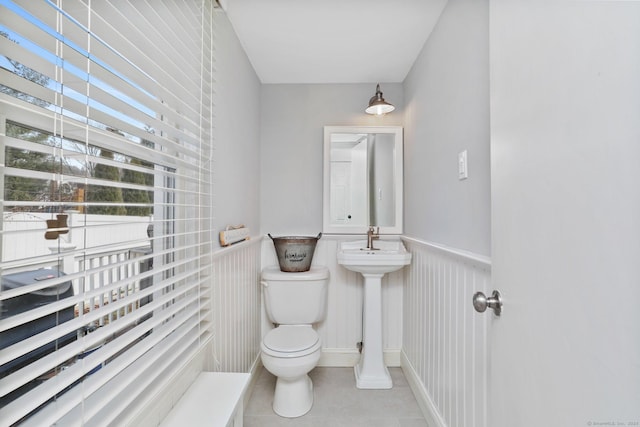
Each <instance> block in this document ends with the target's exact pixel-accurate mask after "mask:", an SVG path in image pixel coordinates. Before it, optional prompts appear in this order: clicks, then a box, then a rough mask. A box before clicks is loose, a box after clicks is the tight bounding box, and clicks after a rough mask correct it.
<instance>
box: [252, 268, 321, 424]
mask: <svg viewBox="0 0 640 427" xmlns="http://www.w3.org/2000/svg"><path fill="white" fill-rule="evenodd" d="M261 283H262V295H263V301H264V307H265V312H266V314H267V316H268V318H269V320H270V321H271V322H273V323H274V324H275V325H277V326H276V328H274V329H272V330H271V331H269V332H268V333H267V334H266V335H265V336H264V337H263V339H262V344H261V345H260V348H261V350H262V354H261V357H262V364H263V365H264V367H265V368H266V369H267V370H268V371H269V372H271V373H272V374H273V375H275V376H276V377H277V380H276V389H275V393H274V396H273V411H274V412H275V413H276V414H278V415H280V416H282V417H287V418H295V417H300V416H302V415H304V414H306V413H307V412H309V410H310V409H311V407H312V406H313V384H312V382H311V378H309V375H307V374H308V373H309V371H311V370H312V369H313V368H315V366H316V365H317V364H318V361H319V360H320V353H321V351H322V342H321V340H320V335H318V333H317V332H316V330H315V329H313V325H314V324H315V323H318V322H320V321H322V320H324V318H325V315H326V308H327V289H328V283H329V269H328V268H327V267H323V266H312V267H311V269H310V270H309V271H305V272H301V273H288V272H282V271H280V268H279V267H278V266H273V267H267V268H265V269H264V270H263V271H262V282H261Z"/></svg>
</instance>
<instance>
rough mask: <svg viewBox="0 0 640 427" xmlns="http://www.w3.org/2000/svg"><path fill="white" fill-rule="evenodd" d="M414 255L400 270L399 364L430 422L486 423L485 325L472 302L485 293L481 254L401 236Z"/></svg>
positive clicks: (486, 270)
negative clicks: (401, 331) (401, 324)
mask: <svg viewBox="0 0 640 427" xmlns="http://www.w3.org/2000/svg"><path fill="white" fill-rule="evenodd" d="M403 241H404V242H405V246H406V247H407V250H408V251H410V252H411V253H412V255H413V258H412V262H411V265H410V266H409V268H405V269H404V305H403V310H404V316H403V318H404V336H403V347H402V367H403V371H404V373H405V376H406V377H407V379H408V380H409V382H410V384H411V385H412V388H413V390H414V394H416V397H417V398H418V401H419V403H420V404H421V406H422V409H423V412H424V413H425V417H426V418H427V422H428V423H429V425H433V426H434V427H435V426H437V427H445V426H447V427H486V426H487V410H486V407H487V404H486V392H487V327H488V320H489V319H490V316H491V315H492V314H489V313H483V314H478V313H476V312H475V311H474V309H473V306H472V303H471V299H472V296H473V294H474V293H475V292H476V291H483V292H484V293H485V294H487V292H488V291H490V288H491V286H490V281H491V263H490V260H489V259H488V258H486V257H483V256H478V255H474V254H470V253H464V252H462V251H457V250H453V249H450V248H444V247H441V246H437V245H432V244H429V243H425V242H421V241H418V240H414V239H410V238H403Z"/></svg>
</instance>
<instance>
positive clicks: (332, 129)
mask: <svg viewBox="0 0 640 427" xmlns="http://www.w3.org/2000/svg"><path fill="white" fill-rule="evenodd" d="M332 133H389V134H393V135H394V141H395V147H394V159H393V166H394V177H395V178H394V181H395V182H394V192H395V218H396V224H395V225H393V226H380V234H402V233H403V210H402V208H403V203H404V199H403V197H404V186H403V184H404V172H403V169H402V167H403V160H404V154H403V153H404V151H403V138H402V126H325V127H324V158H323V174H324V176H323V199H322V231H323V233H326V234H366V233H367V228H368V227H369V224H367V225H364V226H362V225H357V226H356V225H351V224H348V225H347V224H330V223H329V218H330V214H329V213H330V206H329V204H330V200H331V194H330V190H331V134H332Z"/></svg>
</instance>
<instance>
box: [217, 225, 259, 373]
mask: <svg viewBox="0 0 640 427" xmlns="http://www.w3.org/2000/svg"><path fill="white" fill-rule="evenodd" d="M261 240H262V238H261V237H258V238H252V239H251V240H248V241H244V242H241V243H236V244H235V245H233V246H230V247H227V248H222V249H219V250H218V251H216V252H215V253H214V254H213V268H212V269H213V277H212V284H213V285H212V290H211V292H212V295H211V304H212V307H211V312H212V313H213V319H212V322H213V340H212V354H210V355H208V357H207V365H206V367H207V370H209V371H217V372H251V370H252V369H253V368H254V364H255V363H256V361H257V360H258V359H259V357H260V340H261V338H262V336H261V334H260V265H261V262H260V250H261V249H260V248H261V244H260V242H261Z"/></svg>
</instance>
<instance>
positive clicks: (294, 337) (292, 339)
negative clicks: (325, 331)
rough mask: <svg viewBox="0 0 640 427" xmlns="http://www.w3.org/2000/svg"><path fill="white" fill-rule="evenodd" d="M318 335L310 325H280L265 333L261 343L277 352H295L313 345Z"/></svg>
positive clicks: (318, 338)
mask: <svg viewBox="0 0 640 427" xmlns="http://www.w3.org/2000/svg"><path fill="white" fill-rule="evenodd" d="M318 341H320V336H319V335H318V333H317V332H316V331H315V330H314V329H313V328H312V327H311V326H297V325H281V326H279V327H277V328H275V329H273V330H271V331H270V332H269V333H268V334H267V335H265V337H264V339H263V340H262V343H263V344H264V346H265V347H266V348H268V349H269V350H273V351H277V352H279V353H297V352H300V351H304V350H307V349H309V348H311V347H313V346H315V345H316V344H317V343H318Z"/></svg>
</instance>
